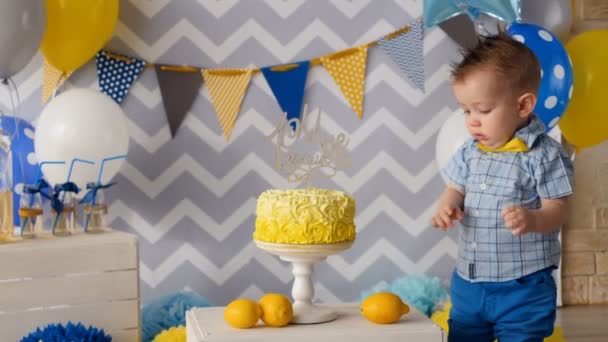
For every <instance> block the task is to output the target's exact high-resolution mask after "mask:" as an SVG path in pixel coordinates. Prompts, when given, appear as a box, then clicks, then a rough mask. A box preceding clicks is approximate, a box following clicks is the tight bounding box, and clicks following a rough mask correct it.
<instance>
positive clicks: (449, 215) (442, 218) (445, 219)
mask: <svg viewBox="0 0 608 342" xmlns="http://www.w3.org/2000/svg"><path fill="white" fill-rule="evenodd" d="M463 218H464V215H463V214H462V210H460V208H449V207H443V208H439V210H438V211H437V214H435V216H433V218H432V219H431V224H432V225H433V227H435V228H439V229H441V230H443V231H446V230H448V229H450V228H452V227H453V226H454V223H453V221H454V220H458V221H462V219H463Z"/></svg>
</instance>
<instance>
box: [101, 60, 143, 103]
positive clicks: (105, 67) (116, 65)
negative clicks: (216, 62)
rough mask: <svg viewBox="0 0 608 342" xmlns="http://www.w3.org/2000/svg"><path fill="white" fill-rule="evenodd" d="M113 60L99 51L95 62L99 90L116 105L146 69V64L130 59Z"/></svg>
mask: <svg viewBox="0 0 608 342" xmlns="http://www.w3.org/2000/svg"><path fill="white" fill-rule="evenodd" d="M120 57H122V58H120V59H119V58H115V57H113V56H109V55H108V54H106V52H105V51H99V52H98V53H97V55H96V56H95V58H96V60H97V80H98V81H99V89H101V91H102V92H104V93H106V94H108V95H109V96H110V97H112V98H113V99H114V101H116V102H117V103H119V104H120V103H121V102H122V101H123V100H124V98H125V96H127V93H128V92H129V88H131V85H132V84H133V82H135V80H136V79H137V78H138V77H139V74H141V72H142V70H143V69H144V68H145V67H146V62H144V61H143V60H141V59H137V58H132V57H123V56H120Z"/></svg>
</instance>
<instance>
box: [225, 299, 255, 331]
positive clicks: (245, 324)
mask: <svg viewBox="0 0 608 342" xmlns="http://www.w3.org/2000/svg"><path fill="white" fill-rule="evenodd" d="M260 315H261V310H260V306H259V305H258V303H256V302H255V301H253V300H251V299H247V298H239V299H236V300H233V301H232V302H230V304H228V305H227V306H226V308H225V309H224V320H226V322H228V324H230V325H231V326H233V327H235V328H238V329H248V328H251V327H253V326H254V325H256V323H257V322H258V320H259V319H260Z"/></svg>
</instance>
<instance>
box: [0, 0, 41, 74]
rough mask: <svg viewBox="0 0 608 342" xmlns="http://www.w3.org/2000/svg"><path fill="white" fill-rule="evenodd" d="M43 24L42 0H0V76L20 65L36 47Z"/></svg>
mask: <svg viewBox="0 0 608 342" xmlns="http://www.w3.org/2000/svg"><path fill="white" fill-rule="evenodd" d="M45 26H46V8H45V6H44V1H43V0H0V78H1V79H5V78H8V77H11V76H13V75H14V74H16V73H18V72H19V71H20V70H21V69H23V68H24V67H25V66H26V65H27V63H29V62H30V60H31V59H32V57H34V55H35V54H36V52H37V51H38V48H39V47H40V41H41V40H42V35H43V34H44V29H45Z"/></svg>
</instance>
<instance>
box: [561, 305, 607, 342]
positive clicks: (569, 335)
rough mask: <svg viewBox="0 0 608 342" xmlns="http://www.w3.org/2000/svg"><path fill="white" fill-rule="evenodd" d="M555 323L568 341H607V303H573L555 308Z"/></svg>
mask: <svg viewBox="0 0 608 342" xmlns="http://www.w3.org/2000/svg"><path fill="white" fill-rule="evenodd" d="M555 324H556V325H559V326H561V327H562V328H563V329H564V337H565V338H566V341H568V342H606V341H608V305H575V306H565V307H562V308H559V309H558V310H557V322H556V323H555Z"/></svg>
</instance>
